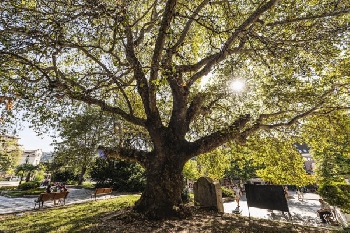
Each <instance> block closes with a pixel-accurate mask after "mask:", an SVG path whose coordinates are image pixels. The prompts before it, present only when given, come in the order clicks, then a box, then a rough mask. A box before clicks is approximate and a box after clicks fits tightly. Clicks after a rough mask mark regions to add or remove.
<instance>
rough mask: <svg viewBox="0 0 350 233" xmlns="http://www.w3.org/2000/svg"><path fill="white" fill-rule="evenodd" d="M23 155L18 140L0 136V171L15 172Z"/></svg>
mask: <svg viewBox="0 0 350 233" xmlns="http://www.w3.org/2000/svg"><path fill="white" fill-rule="evenodd" d="M22 153H23V149H22V147H21V146H20V145H19V144H18V139H15V138H11V137H7V136H0V171H2V172H5V173H6V172H9V171H10V170H13V169H14V168H15V166H16V165H17V163H18V160H19V158H20V157H21V155H22Z"/></svg>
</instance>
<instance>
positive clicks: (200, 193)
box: [193, 177, 224, 213]
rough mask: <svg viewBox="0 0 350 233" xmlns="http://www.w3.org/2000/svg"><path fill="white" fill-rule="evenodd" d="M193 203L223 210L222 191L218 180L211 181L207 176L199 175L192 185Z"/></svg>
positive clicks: (219, 210)
mask: <svg viewBox="0 0 350 233" xmlns="http://www.w3.org/2000/svg"><path fill="white" fill-rule="evenodd" d="M193 192H194V204H195V205H196V206H200V207H202V208H210V209H215V210H217V211H218V212H220V213H223V212H224V205H223V201H222V191H221V185H220V183H219V182H213V180H212V179H210V178H209V177H201V178H199V179H198V180H197V182H195V183H194V185H193Z"/></svg>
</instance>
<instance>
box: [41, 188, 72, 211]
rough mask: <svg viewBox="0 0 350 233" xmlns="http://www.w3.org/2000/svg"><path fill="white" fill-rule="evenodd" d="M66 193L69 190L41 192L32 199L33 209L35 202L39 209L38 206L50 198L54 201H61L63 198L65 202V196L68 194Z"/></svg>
mask: <svg viewBox="0 0 350 233" xmlns="http://www.w3.org/2000/svg"><path fill="white" fill-rule="evenodd" d="M68 193H69V191H64V192H52V193H41V194H40V195H39V197H38V199H37V200H35V201H34V202H35V205H34V209H35V207H36V205H37V204H39V209H40V206H41V207H43V206H44V202H45V201H51V200H53V201H54V202H55V201H59V202H61V200H63V203H64V204H66V198H67V196H68Z"/></svg>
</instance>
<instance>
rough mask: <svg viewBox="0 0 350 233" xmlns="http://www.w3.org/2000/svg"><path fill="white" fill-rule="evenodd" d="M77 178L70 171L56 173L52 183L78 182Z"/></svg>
mask: <svg viewBox="0 0 350 233" xmlns="http://www.w3.org/2000/svg"><path fill="white" fill-rule="evenodd" d="M75 178H76V176H75V174H74V173H73V172H70V171H63V172H56V173H54V174H53V175H52V179H51V181H54V182H65V183H72V181H74V180H76V179H75Z"/></svg>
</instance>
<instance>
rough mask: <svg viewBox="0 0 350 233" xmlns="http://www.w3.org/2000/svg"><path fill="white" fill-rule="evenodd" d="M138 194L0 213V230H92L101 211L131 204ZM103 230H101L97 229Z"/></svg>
mask: <svg viewBox="0 0 350 233" xmlns="http://www.w3.org/2000/svg"><path fill="white" fill-rule="evenodd" d="M138 199H139V196H131V195H130V196H123V197H120V198H112V199H106V200H99V201H91V202H86V203H82V204H75V205H67V206H61V207H55V208H47V209H45V208H44V209H43V210H37V211H30V212H26V213H24V214H23V215H21V216H14V215H3V216H0V232H6V233H10V232H16V233H18V232H23V233H24V232H36V233H40V232H93V231H91V229H93V227H94V225H96V224H98V219H99V218H100V217H102V216H103V215H104V214H106V213H109V212H112V211H116V210H119V209H122V208H125V207H127V206H132V205H134V203H135V201H136V200H138ZM101 233H103V232H101Z"/></svg>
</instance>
